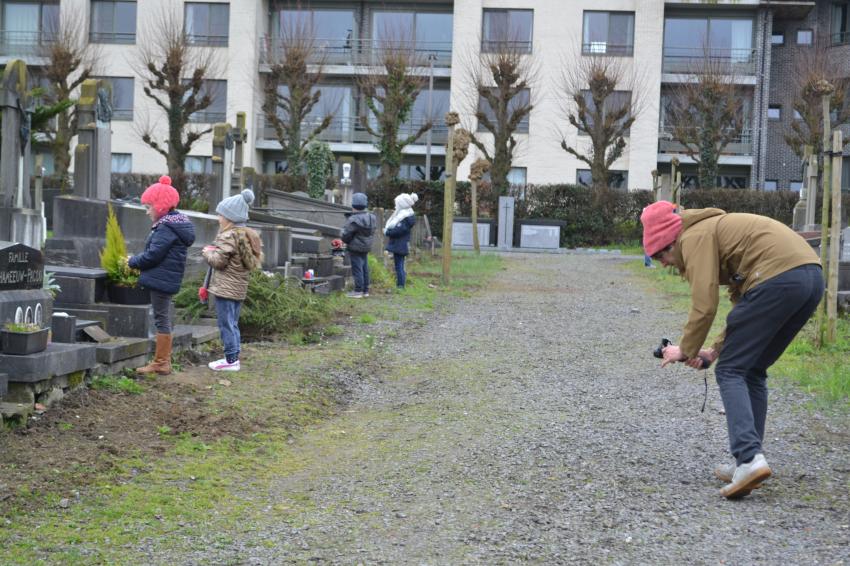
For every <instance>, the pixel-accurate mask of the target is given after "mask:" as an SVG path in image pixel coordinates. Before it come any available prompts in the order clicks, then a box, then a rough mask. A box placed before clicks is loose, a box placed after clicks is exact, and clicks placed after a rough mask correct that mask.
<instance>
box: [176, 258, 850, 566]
mask: <svg viewBox="0 0 850 566" xmlns="http://www.w3.org/2000/svg"><path fill="white" fill-rule="evenodd" d="M619 261H622V260H619V259H616V258H605V257H598V256H577V255H562V256H539V255H538V256H519V255H512V256H508V257H507V258H506V260H505V263H506V266H507V269H506V270H504V271H501V272H500V273H499V274H498V275H497V276H496V277H495V279H494V281H493V282H492V284H491V285H489V286H488V288H487V289H486V290H485V291H482V292H480V293H478V294H477V295H476V296H475V297H473V298H471V299H463V300H462V301H461V302H459V304H457V305H456V306H455V307H454V308H453V309H452V312H451V313H450V314H447V315H440V316H436V317H434V319H433V320H432V321H431V322H429V323H428V324H426V325H425V326H424V327H421V328H408V329H407V330H404V331H402V332H401V333H400V336H398V337H397V338H394V339H393V340H392V341H391V343H390V344H389V346H388V352H387V353H386V354H385V355H382V357H381V359H380V360H379V362H378V364H377V366H376V367H375V368H374V372H373V374H372V375H370V376H368V377H367V378H366V379H365V380H364V385H363V387H362V389H361V391H360V392H359V394H358V396H357V399H356V400H355V402H354V403H353V404H352V405H351V406H350V407H349V409H348V410H347V411H346V413H344V414H343V415H341V416H340V417H338V418H335V419H333V420H332V421H329V422H327V423H325V424H323V425H322V426H320V427H317V428H315V429H312V430H310V431H308V432H307V434H306V435H304V436H302V437H300V438H298V439H297V441H296V443H295V445H294V446H293V451H294V453H296V454H298V457H299V461H300V462H302V465H301V466H300V469H299V470H298V471H296V472H295V473H293V474H291V475H289V476H287V477H281V478H276V479H275V480H274V481H273V483H272V487H271V489H270V491H269V492H268V493H263V494H256V500H257V502H258V504H259V502H264V503H266V504H268V506H269V507H268V513H267V514H266V515H264V516H265V519H264V520H261V521H260V522H259V523H258V524H257V525H253V526H252V527H251V529H250V530H248V531H247V532H246V533H244V534H243V535H241V537H240V538H239V539H238V540H236V541H235V542H233V543H232V544H229V545H228V547H229V548H228V549H224V548H220V547H219V548H208V549H206V550H204V551H203V552H200V553H198V554H194V555H192V556H184V557H181V558H180V560H179V561H181V562H193V563H210V562H220V561H233V562H238V563H256V564H280V563H306V562H313V561H315V562H318V563H342V564H360V563H363V564H375V563H378V564H398V563H405V564H470V563H471V564H514V563H522V562H532V563H546V564H554V563H594V564H596V563H606V564H608V563H610V564H636V563H641V564H647V563H653V564H680V563H699V564H718V563H726V564H753V563H758V564H848V563H850V452H848V440H850V434H848V428H850V427H848V421H847V419H846V418H836V417H823V416H818V415H814V414H812V413H811V412H808V411H806V410H805V409H804V408H803V407H802V405H803V402H804V401H805V399H804V398H803V396H802V394H800V393H799V392H797V391H795V390H790V389H789V388H776V387H774V388H773V389H772V391H771V393H772V399H771V403H772V404H771V408H770V413H769V417H768V437H769V439H768V441H767V443H766V449H767V457H768V460H769V461H770V463H771V466H772V468H773V470H774V474H775V475H774V477H773V478H771V479H770V480H769V481H768V482H767V483H766V484H765V486H764V487H763V488H762V489H761V490H758V491H756V492H754V493H753V495H751V496H750V497H748V498H746V499H745V500H742V501H737V502H730V501H726V500H724V499H723V498H721V497H720V496H719V494H718V489H719V488H720V484H719V483H718V482H717V481H716V480H715V479H714V478H713V477H712V475H711V473H710V470H711V468H712V467H713V465H714V464H715V463H717V462H719V461H721V460H722V459H723V458H724V457H725V455H726V432H725V426H724V423H725V421H724V416H723V415H722V414H721V413H720V411H719V408H720V406H721V405H720V400H719V395H718V392H717V389H716V386H715V385H714V383H713V376H710V381H709V385H710V388H709V398H708V405H707V407H706V411H705V413H700V411H699V409H700V405H701V404H702V400H703V383H702V379H701V374H700V373H697V372H695V371H694V370H691V369H689V368H685V367H677V368H674V369H666V370H661V369H659V367H658V363H657V361H656V360H655V359H653V358H652V356H651V354H650V350H651V349H652V348H653V347H655V346H656V344H657V342H659V340H660V338H661V337H662V336H671V335H672V337H676V336H678V331H679V329H680V328H681V324H682V322H683V318H684V317H683V315H682V314H681V313H671V312H669V311H666V310H662V309H661V306H662V302H661V301H660V300H659V299H658V298H654V297H651V296H649V295H648V294H647V293H646V291H645V290H644V288H643V287H642V286H641V284H640V283H639V282H637V281H635V280H634V279H633V278H632V277H631V276H630V275H629V274H628V273H627V272H626V271H625V270H622V269H619V268H618V267H617V265H616V264H617V263H618V262H619ZM635 309H637V310H639V312H634V311H635ZM173 559H174V557H171V558H170V560H173Z"/></svg>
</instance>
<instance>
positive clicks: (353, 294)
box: [345, 291, 363, 299]
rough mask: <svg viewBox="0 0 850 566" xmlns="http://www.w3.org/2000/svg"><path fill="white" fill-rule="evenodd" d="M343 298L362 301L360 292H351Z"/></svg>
mask: <svg viewBox="0 0 850 566" xmlns="http://www.w3.org/2000/svg"><path fill="white" fill-rule="evenodd" d="M345 296H346V297H348V298H349V299H362V298H363V293H361V292H360V291H351V292H350V293H346V294H345Z"/></svg>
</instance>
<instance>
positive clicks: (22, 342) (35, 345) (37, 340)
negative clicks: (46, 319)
mask: <svg viewBox="0 0 850 566" xmlns="http://www.w3.org/2000/svg"><path fill="white" fill-rule="evenodd" d="M49 333H50V329H49V328H42V329H41V330H36V331H34V332H12V331H10V330H0V345H1V346H0V349H2V350H3V353H4V354H11V355H13V356H26V355H28V354H37V353H38V352H42V351H44V349H45V348H47V341H48V338H50V335H49Z"/></svg>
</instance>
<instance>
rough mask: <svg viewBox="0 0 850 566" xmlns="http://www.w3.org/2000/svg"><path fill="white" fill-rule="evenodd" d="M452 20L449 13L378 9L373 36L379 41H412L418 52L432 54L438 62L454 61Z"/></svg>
mask: <svg viewBox="0 0 850 566" xmlns="http://www.w3.org/2000/svg"><path fill="white" fill-rule="evenodd" d="M452 20H453V15H452V14H450V13H437V12H398V11H396V12H383V11H381V12H375V15H374V16H373V20H372V22H373V24H372V25H373V28H372V29H373V32H372V37H373V38H374V39H375V40H376V41H377V42H389V43H391V44H392V43H394V42H398V41H403V42H408V41H412V42H413V44H414V45H415V49H416V51H417V52H420V53H422V54H423V55H425V54H433V55H434V56H435V57H436V58H437V60H438V61H442V62H444V63H445V62H451V58H452Z"/></svg>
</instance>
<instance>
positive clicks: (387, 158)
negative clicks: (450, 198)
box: [357, 30, 433, 182]
mask: <svg viewBox="0 0 850 566" xmlns="http://www.w3.org/2000/svg"><path fill="white" fill-rule="evenodd" d="M381 36H382V39H380V40H377V41H376V42H375V43H374V45H375V49H374V52H373V55H374V58H375V60H374V64H373V65H369V66H367V67H366V68H365V69H364V72H363V73H362V74H360V75H359V76H358V79H357V84H358V86H359V87H360V92H361V95H362V97H363V104H364V106H365V108H364V113H363V114H362V115H361V116H360V125H361V126H362V127H363V128H364V129H365V130H366V131H367V132H369V134H371V135H372V136H374V137H375V138H377V141H376V142H375V147H376V148H377V149H378V159H379V161H380V164H381V174H380V179H381V181H382V182H386V181H391V180H393V179H395V178H397V177H398V173H399V170H400V169H401V160H402V152H403V150H404V148H405V146H408V145H410V144H412V143H413V142H415V141H416V140H418V139H419V138H420V137H422V135H423V134H424V133H425V132H427V131H428V130H430V129H431V126H432V125H433V120H432V117H431V116H426V117H425V121H424V123H422V124H421V125H419V126H418V127H417V126H416V124H413V125H412V127H411V133H410V134H408V135H404V134H405V133H406V132H405V131H404V125H405V124H406V123H407V122H408V121H409V120H410V119H411V118H412V114H413V105H414V103H415V102H416V97H417V96H419V93H420V92H422V89H423V88H424V86H425V85H426V84H427V77H426V76H425V75H424V74H422V73H419V72H417V68H421V67H426V66H427V64H426V63H425V62H424V61H422V60H421V57H419V55H418V54H417V52H416V50H415V49H414V44H413V41H412V40H409V39H407V38H409V37H411V34H410V33H406V32H405V31H403V30H402V31H400V32H392V31H389V30H386V31H384V33H382V34H381ZM414 128H415V129H414Z"/></svg>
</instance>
